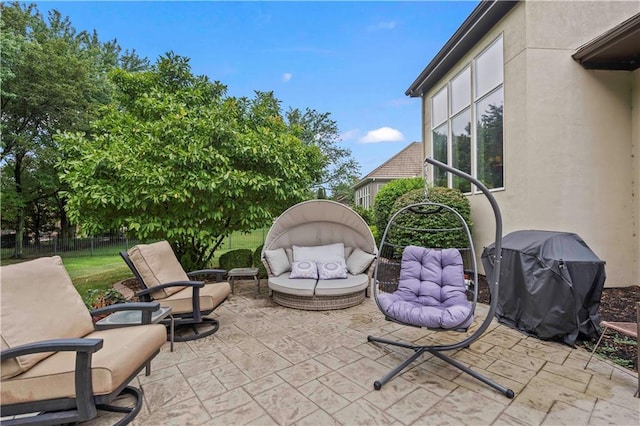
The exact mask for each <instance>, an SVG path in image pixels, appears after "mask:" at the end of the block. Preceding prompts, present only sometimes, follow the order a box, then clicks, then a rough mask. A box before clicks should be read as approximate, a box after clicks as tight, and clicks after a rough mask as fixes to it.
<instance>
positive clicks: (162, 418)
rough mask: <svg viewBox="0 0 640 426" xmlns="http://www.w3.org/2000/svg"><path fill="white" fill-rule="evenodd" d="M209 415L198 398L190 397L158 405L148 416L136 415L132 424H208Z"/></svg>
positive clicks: (190, 425) (192, 425) (136, 425)
mask: <svg viewBox="0 0 640 426" xmlns="http://www.w3.org/2000/svg"><path fill="white" fill-rule="evenodd" d="M210 420H211V416H209V414H208V413H207V410H205V408H204V407H203V406H202V404H201V403H200V400H198V398H190V399H188V400H185V401H182V402H180V403H178V404H175V405H171V406H165V407H159V408H157V409H155V410H153V412H152V413H151V414H149V415H148V416H142V415H138V417H136V418H135V420H134V421H133V423H132V425H133V426H157V425H164V426H195V425H201V424H208V422H209V421H210Z"/></svg>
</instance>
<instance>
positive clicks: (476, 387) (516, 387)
mask: <svg viewBox="0 0 640 426" xmlns="http://www.w3.org/2000/svg"><path fill="white" fill-rule="evenodd" d="M474 371H475V372H476V373H478V374H481V375H483V376H485V377H486V378H488V379H491V380H493V381H494V382H495V383H496V384H498V385H500V386H502V387H504V388H507V389H511V390H512V391H513V392H515V393H516V395H517V394H518V393H519V392H520V391H522V389H523V388H524V387H525V384H524V383H521V382H517V381H515V380H513V379H511V378H509V377H505V376H509V372H508V371H501V372H500V374H498V373H496V372H494V371H488V370H482V369H480V368H474ZM453 382H454V383H456V384H458V385H460V386H464V387H465V388H467V389H469V390H472V391H474V392H477V393H479V394H481V395H483V396H486V397H487V398H490V399H492V400H494V401H496V402H499V403H500V404H505V405H506V404H508V403H509V402H511V400H510V399H508V398H507V397H506V396H505V394H504V393H502V392H501V391H499V390H497V389H495V388H493V387H492V386H489V385H487V384H485V383H483V382H481V381H480V380H478V379H476V378H474V377H472V376H471V375H469V374H466V373H463V374H461V375H459V376H458V377H457V378H456V379H455V380H454V381H453Z"/></svg>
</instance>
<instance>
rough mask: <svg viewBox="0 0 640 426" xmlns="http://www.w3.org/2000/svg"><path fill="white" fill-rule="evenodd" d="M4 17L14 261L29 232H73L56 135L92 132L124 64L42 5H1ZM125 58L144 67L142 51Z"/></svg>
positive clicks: (5, 135) (8, 212)
mask: <svg viewBox="0 0 640 426" xmlns="http://www.w3.org/2000/svg"><path fill="white" fill-rule="evenodd" d="M0 12H1V13H0V43H1V49H2V56H1V67H0V79H1V81H0V83H1V84H0V86H1V101H0V102H1V119H0V126H1V131H2V141H1V144H0V164H2V166H1V168H2V170H1V172H2V176H3V178H2V222H3V226H5V227H8V228H12V229H15V230H16V247H15V251H14V256H16V257H20V256H21V255H22V241H23V238H22V237H23V234H24V233H25V232H26V231H29V232H32V233H34V234H36V236H37V234H38V232H39V231H40V230H41V229H46V227H47V226H50V225H51V223H52V222H54V221H59V222H60V224H61V233H62V234H63V235H64V234H66V233H68V232H69V231H70V229H71V227H70V223H69V221H68V220H67V219H66V217H65V213H64V204H65V200H64V198H62V197H61V196H60V191H61V190H62V189H64V188H63V187H62V185H61V183H60V181H59V180H58V175H57V171H56V169H55V164H57V163H58V161H59V159H60V153H59V151H58V149H57V146H56V143H55V141H54V139H53V135H54V134H55V133H56V132H58V131H69V130H72V131H87V130H89V122H90V120H91V119H92V118H93V117H95V115H96V113H97V110H98V106H99V105H101V104H104V103H106V102H109V100H110V96H111V91H112V88H111V86H110V83H109V81H108V80H107V78H106V74H107V72H108V71H109V70H110V69H111V68H113V67H114V66H116V65H118V64H119V58H120V48H119V47H118V45H117V44H116V42H115V41H111V42H107V43H102V42H100V41H99V40H98V37H97V34H96V33H95V32H93V33H88V32H85V31H83V32H77V31H76V30H75V29H74V28H73V27H72V25H71V23H70V21H69V19H68V18H63V17H62V15H61V14H60V13H59V12H57V11H55V10H54V11H52V12H50V13H49V16H48V19H47V20H45V19H44V17H43V16H42V15H41V14H40V13H39V12H38V9H37V8H36V6H35V5H28V6H21V5H20V4H19V3H10V4H5V3H2V4H0ZM124 57H126V58H127V59H126V60H127V63H129V64H131V65H132V66H133V65H135V66H138V67H140V66H143V64H144V61H143V60H140V59H139V58H138V60H137V61H136V57H137V55H136V54H135V52H125V55H124ZM44 210H47V211H48V213H47V214H46V215H45V214H43V211H44ZM52 210H54V211H56V213H55V214H54V215H51V214H50V212H51V211H52ZM31 215H33V217H30V216H31ZM43 221H44V222H43ZM29 226H31V227H34V228H32V229H29Z"/></svg>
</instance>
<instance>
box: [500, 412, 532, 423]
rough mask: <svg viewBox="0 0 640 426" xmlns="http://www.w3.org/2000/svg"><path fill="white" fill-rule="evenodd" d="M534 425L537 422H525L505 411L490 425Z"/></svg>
mask: <svg viewBox="0 0 640 426" xmlns="http://www.w3.org/2000/svg"><path fill="white" fill-rule="evenodd" d="M535 425H538V423H527V422H526V421H525V420H524V419H519V418H516V417H512V416H510V415H508V414H505V413H502V414H500V416H499V417H498V418H497V419H496V421H495V422H493V424H492V426H535Z"/></svg>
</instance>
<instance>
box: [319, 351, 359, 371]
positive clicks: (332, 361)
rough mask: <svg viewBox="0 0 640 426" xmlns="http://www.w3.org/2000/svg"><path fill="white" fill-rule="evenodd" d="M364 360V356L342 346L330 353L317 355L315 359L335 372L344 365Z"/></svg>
mask: <svg viewBox="0 0 640 426" xmlns="http://www.w3.org/2000/svg"><path fill="white" fill-rule="evenodd" d="M360 358H362V355H361V354H359V353H357V352H356V351H353V350H351V349H349V348H345V347H343V346H340V347H338V348H335V349H333V350H331V351H329V352H325V353H323V354H320V355H317V356H316V357H315V358H314V359H315V360H316V361H318V362H321V363H322V364H324V365H325V366H327V367H328V368H330V369H332V370H335V369H337V368H340V367H342V366H343V365H344V364H350V363H352V362H355V361H357V360H359V359H360Z"/></svg>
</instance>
